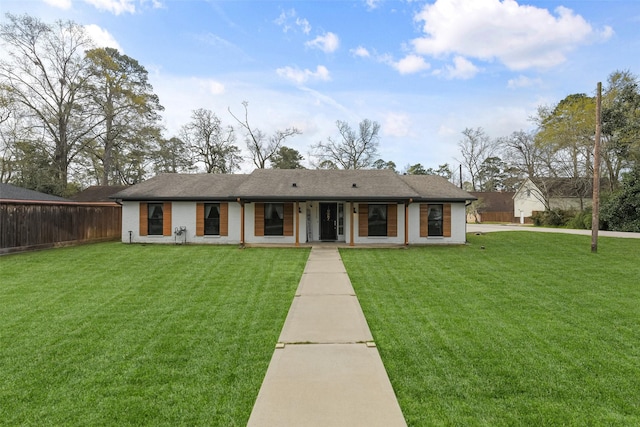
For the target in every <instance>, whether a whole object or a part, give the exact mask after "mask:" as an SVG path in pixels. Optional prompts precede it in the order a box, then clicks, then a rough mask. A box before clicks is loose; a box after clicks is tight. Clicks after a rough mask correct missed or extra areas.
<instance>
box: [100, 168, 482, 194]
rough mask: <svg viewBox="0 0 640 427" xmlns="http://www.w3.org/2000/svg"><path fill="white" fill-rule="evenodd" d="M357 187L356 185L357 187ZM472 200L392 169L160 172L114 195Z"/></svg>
mask: <svg viewBox="0 0 640 427" xmlns="http://www.w3.org/2000/svg"><path fill="white" fill-rule="evenodd" d="M354 184H355V185H354ZM238 197H239V198H241V199H244V200H300V201H302V200H305V199H313V200H353V201H358V200H370V201H385V200H387V201H394V200H398V201H399V200H407V199H413V200H416V201H419V200H451V201H463V200H473V199H474V197H473V196H471V195H470V194H469V193H467V192H465V191H462V190H460V189H459V188H457V187H456V186H454V185H453V184H451V183H450V182H448V181H447V180H446V179H444V178H441V177H437V176H429V175H421V176H417V175H415V176H399V175H397V174H396V173H395V172H393V171H390V170H306V169H256V170H255V171H253V173H251V174H249V175H222V174H162V175H158V176H156V177H154V178H152V179H150V180H148V181H145V182H142V183H140V184H137V185H134V186H133V187H130V188H128V189H126V190H123V191H121V192H119V193H117V194H114V195H112V196H111V198H112V199H113V198H115V199H122V200H235V199H236V198H238Z"/></svg>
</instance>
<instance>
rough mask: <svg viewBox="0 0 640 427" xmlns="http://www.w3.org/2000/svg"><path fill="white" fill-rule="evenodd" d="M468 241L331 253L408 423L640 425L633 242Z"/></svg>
mask: <svg viewBox="0 0 640 427" xmlns="http://www.w3.org/2000/svg"><path fill="white" fill-rule="evenodd" d="M469 240H470V244H469V245H467V246H460V247H421V248H417V247H416V248H410V249H407V250H400V249H386V250H381V249H357V250H352V249H349V250H341V255H342V258H343V260H344V263H345V265H346V268H347V271H348V272H349V276H350V278H351V281H352V283H353V285H354V288H355V290H356V293H357V295H358V298H359V300H360V303H361V305H362V308H363V310H364V313H365V316H366V318H367V321H368V323H369V325H370V327H371V330H372V333H373V336H374V338H375V340H376V343H377V345H378V349H379V351H380V353H381V356H382V359H383V362H384V364H385V367H386V369H387V372H388V373H389V376H390V379H391V382H392V384H393V387H394V390H395V392H396V394H397V396H398V398H399V401H400V406H401V407H402V410H403V412H404V414H405V417H406V419H407V422H408V423H409V425H412V426H432V425H464V426H467V425H474V426H475V425H486V426H503V425H505V426H506V425H508V426H513V425H522V426H549V425H553V426H556V425H574V426H586V425H606V426H615V425H620V426H630V425H640V240H635V239H610V238H600V241H599V245H598V253H597V254H591V253H590V237H588V236H573V235H563V234H547V233H528V232H500V233H493V234H487V235H480V236H476V235H469ZM482 246H484V247H485V248H484V249H482V248H481V247H482Z"/></svg>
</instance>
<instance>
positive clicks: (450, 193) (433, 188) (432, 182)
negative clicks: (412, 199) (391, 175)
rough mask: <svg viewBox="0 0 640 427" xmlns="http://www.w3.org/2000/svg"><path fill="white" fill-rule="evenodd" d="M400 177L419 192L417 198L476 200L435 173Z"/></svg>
mask: <svg viewBox="0 0 640 427" xmlns="http://www.w3.org/2000/svg"><path fill="white" fill-rule="evenodd" d="M399 177H400V179H402V180H403V181H404V182H406V183H407V184H408V185H409V186H411V188H413V189H414V190H416V191H417V192H418V193H419V197H417V200H418V201H420V200H422V201H437V200H452V201H453V200H455V201H466V200H476V198H475V197H474V196H472V195H471V194H469V193H467V192H466V191H464V190H462V189H461V188H458V187H456V186H455V185H453V184H452V183H450V182H449V181H447V180H446V179H444V178H443V177H441V176H437V175H400V176H399Z"/></svg>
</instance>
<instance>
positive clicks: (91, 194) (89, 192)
mask: <svg viewBox="0 0 640 427" xmlns="http://www.w3.org/2000/svg"><path fill="white" fill-rule="evenodd" d="M128 187H129V186H128V185H93V186H91V187H89V188H86V189H84V190H82V191H81V192H79V193H78V194H76V195H74V196H73V197H71V200H73V201H74V202H112V201H113V200H112V199H110V198H109V196H111V195H112V194H115V193H117V192H119V191H122V190H124V189H125V188H128Z"/></svg>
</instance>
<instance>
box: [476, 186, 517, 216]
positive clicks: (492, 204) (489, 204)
mask: <svg viewBox="0 0 640 427" xmlns="http://www.w3.org/2000/svg"><path fill="white" fill-rule="evenodd" d="M469 194H471V195H473V196H475V197H477V198H478V200H481V201H482V206H480V208H479V209H478V212H513V196H514V194H516V193H515V192H511V191H503V192H497V191H471V192H469Z"/></svg>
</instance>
